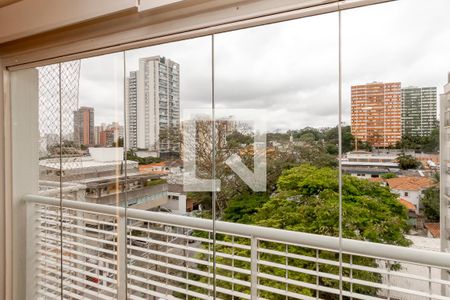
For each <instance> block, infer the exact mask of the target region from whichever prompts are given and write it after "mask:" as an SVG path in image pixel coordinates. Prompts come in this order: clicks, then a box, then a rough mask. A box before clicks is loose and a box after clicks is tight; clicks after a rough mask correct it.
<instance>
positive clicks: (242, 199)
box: [223, 193, 269, 224]
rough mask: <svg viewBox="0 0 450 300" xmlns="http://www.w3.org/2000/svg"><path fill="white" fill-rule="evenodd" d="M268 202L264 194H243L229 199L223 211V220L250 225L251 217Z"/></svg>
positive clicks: (267, 197)
mask: <svg viewBox="0 0 450 300" xmlns="http://www.w3.org/2000/svg"><path fill="white" fill-rule="evenodd" d="M268 200H269V196H268V195H267V194H266V193H254V194H249V193H245V194H243V195H240V196H239V197H236V198H234V199H231V201H230V202H229V203H228V208H227V209H226V210H225V213H224V215H223V220H224V221H228V222H233V223H243V224H251V223H252V218H253V216H254V215H255V214H256V213H257V212H258V209H259V208H261V207H262V206H263V205H264V203H266V202H267V201H268Z"/></svg>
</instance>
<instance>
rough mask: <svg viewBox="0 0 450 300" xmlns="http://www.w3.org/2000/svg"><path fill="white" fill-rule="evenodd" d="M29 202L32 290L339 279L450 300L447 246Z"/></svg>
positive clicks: (245, 291) (163, 289)
mask: <svg viewBox="0 0 450 300" xmlns="http://www.w3.org/2000/svg"><path fill="white" fill-rule="evenodd" d="M74 192H76V190H74V191H66V193H69V194H70V193H74ZM47 193H48V192H47ZM23 200H24V201H25V202H26V204H27V206H28V209H29V210H31V211H33V212H35V213H34V214H32V216H33V217H32V219H30V220H28V230H29V231H30V233H29V235H28V236H29V240H28V241H27V247H28V248H30V249H28V253H30V255H31V257H30V258H29V262H31V263H30V264H29V265H28V266H27V272H28V273H30V272H31V273H32V274H37V275H36V277H35V280H34V281H33V284H34V286H33V289H32V290H33V293H34V294H35V298H46V299H59V297H60V296H61V292H63V293H64V295H65V297H70V298H71V299H84V298H96V299H111V298H117V297H119V299H123V298H122V297H123V296H124V295H126V294H127V295H128V297H129V299H149V298H152V297H156V298H163V299H183V298H186V297H187V298H193V299H213V298H214V297H213V295H214V293H216V296H217V298H222V299H226V298H239V299H257V298H258V299H278V298H283V297H289V298H295V299H317V298H325V299H335V298H336V299H337V298H338V296H339V295H340V289H339V288H336V287H333V286H332V285H330V282H340V284H341V285H342V288H343V289H342V296H343V297H345V298H349V299H386V298H388V299H439V300H444V299H450V297H445V296H441V292H442V291H443V290H444V289H448V288H449V286H450V281H447V280H441V279H440V273H441V272H449V271H450V254H448V253H440V252H431V251H425V250H419V249H412V248H404V247H398V246H391V245H385V244H376V243H369V242H364V241H356V240H349V239H342V241H340V240H339V238H337V237H329V236H323V235H316V234H306V233H301V232H292V231H286V230H278V229H272V228H265V227H258V226H251V225H242V224H233V223H227V222H221V221H216V222H215V224H214V226H213V221H211V220H206V219H199V218H192V217H187V216H180V215H171V216H170V218H168V215H167V214H166V213H160V212H151V211H143V210H138V209H133V208H128V209H126V210H125V209H124V208H121V207H113V206H106V205H99V204H93V203H86V202H81V201H74V200H63V201H60V199H59V198H53V197H49V196H44V195H27V196H25V197H24V198H23ZM61 204H62V206H63V209H62V210H61V209H60V207H61V206H60V205H61ZM61 216H62V222H61V223H60V221H59V220H60V217H61ZM60 224H62V228H61V226H60ZM61 229H63V231H64V232H63V235H62V236H61ZM214 232H215V234H216V238H215V239H213V233H214ZM61 243H62V244H61ZM214 243H215V247H214ZM61 245H62V250H63V251H62V253H61V251H60V248H61ZM280 249H283V250H280ZM214 250H215V251H214ZM340 250H342V251H340ZM340 253H341V255H342V258H343V260H342V262H341V263H340V262H339V257H340ZM381 254H382V255H381ZM363 258H371V259H374V261H375V264H373V265H366V264H361V263H360V262H361V261H362V259H363ZM61 259H62V262H61ZM61 267H62V270H61ZM214 270H215V272H214ZM339 270H342V271H341V272H340V271H339ZM363 273H371V274H373V275H374V277H373V278H377V280H373V281H367V280H362V279H360V276H361V274H363ZM61 278H62V283H63V287H62V289H61ZM214 281H215V282H216V287H214V285H213V282H214ZM364 290H376V291H377V292H376V295H375V296H373V295H372V296H369V295H367V294H364V293H363V292H361V291H364Z"/></svg>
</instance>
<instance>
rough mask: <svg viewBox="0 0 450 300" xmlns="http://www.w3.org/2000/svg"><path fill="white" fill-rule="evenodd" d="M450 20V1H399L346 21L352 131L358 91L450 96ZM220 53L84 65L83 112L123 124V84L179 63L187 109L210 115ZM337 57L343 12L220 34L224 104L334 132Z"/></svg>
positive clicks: (148, 51) (356, 12)
mask: <svg viewBox="0 0 450 300" xmlns="http://www.w3.org/2000/svg"><path fill="white" fill-rule="evenodd" d="M448 11H450V1H448V0H433V5H430V3H429V1H423V0H400V1H394V2H391V3H385V4H379V5H372V6H368V7H364V8H358V9H352V10H348V11H344V12H343V13H342V67H343V73H342V75H343V77H342V79H343V120H344V121H345V122H346V123H349V120H350V86H351V85H354V84H362V83H367V82H372V81H384V82H389V81H400V82H402V85H403V86H409V85H416V86H436V87H438V91H440V92H441V91H442V86H443V85H444V84H445V83H446V79H447V72H448V71H450V57H449V53H450V18H448ZM211 47H212V41H211V37H209V36H207V37H201V38H196V39H191V40H186V41H179V42H175V43H169V44H164V45H158V46H152V47H147V48H142V49H136V50H132V51H127V52H125V53H116V54H112V55H106V56H102V57H96V58H90V59H86V60H83V62H82V68H81V82H80V105H90V106H94V107H95V118H96V123H100V122H111V121H117V118H118V116H120V113H121V112H123V95H124V76H126V74H128V73H129V71H132V70H137V69H138V61H139V58H141V57H148V56H153V55H161V56H165V57H167V58H169V59H172V60H174V61H176V62H178V63H179V64H180V67H181V71H180V89H181V92H180V97H181V107H182V108H200V107H203V108H208V107H211V105H212V104H211V103H212V99H211V88H212V84H211V80H212V50H211ZM338 51H339V44H338V14H337V13H330V14H326V15H321V16H314V17H309V18H303V19H299V20H293V21H287V22H283V23H278V24H272V25H267V26H260V27H255V28H250V29H244V30H238V31H233V32H227V33H222V34H217V35H215V37H214V55H215V56H214V70H215V93H214V97H215V105H216V106H217V107H224V108H264V109H267V110H268V111H269V112H270V114H268V124H269V125H270V128H271V129H282V130H287V129H298V128H301V127H305V126H315V127H325V126H335V125H336V124H337V120H338V99H339V94H338V92H339V90H338V88H339V73H338V71H339V70H338V63H339V61H338V53H339V52H338ZM124 60H125V61H124ZM124 62H125V66H126V70H125V72H124V70H123V66H124ZM119 118H120V117H119ZM97 121H98V122H97ZM119 121H120V120H119ZM121 123H123V122H121Z"/></svg>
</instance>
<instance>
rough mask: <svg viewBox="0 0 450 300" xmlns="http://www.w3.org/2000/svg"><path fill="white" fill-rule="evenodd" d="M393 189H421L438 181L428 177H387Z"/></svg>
mask: <svg viewBox="0 0 450 300" xmlns="http://www.w3.org/2000/svg"><path fill="white" fill-rule="evenodd" d="M386 182H387V184H388V185H389V187H390V188H391V189H395V190H405V191H421V190H424V189H426V188H429V187H432V186H434V185H435V184H436V183H435V182H434V181H433V180H431V179H430V178H428V177H397V178H390V179H386Z"/></svg>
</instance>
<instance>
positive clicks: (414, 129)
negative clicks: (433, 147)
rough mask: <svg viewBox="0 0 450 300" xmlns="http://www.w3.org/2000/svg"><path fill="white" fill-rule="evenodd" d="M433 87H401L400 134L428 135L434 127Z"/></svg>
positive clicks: (434, 95)
mask: <svg viewBox="0 0 450 300" xmlns="http://www.w3.org/2000/svg"><path fill="white" fill-rule="evenodd" d="M436 95H437V92H436V88H435V87H423V88H420V87H407V88H403V89H402V135H403V136H405V135H410V136H429V135H430V134H431V131H432V130H433V128H435V127H436V102H437V96H436Z"/></svg>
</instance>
